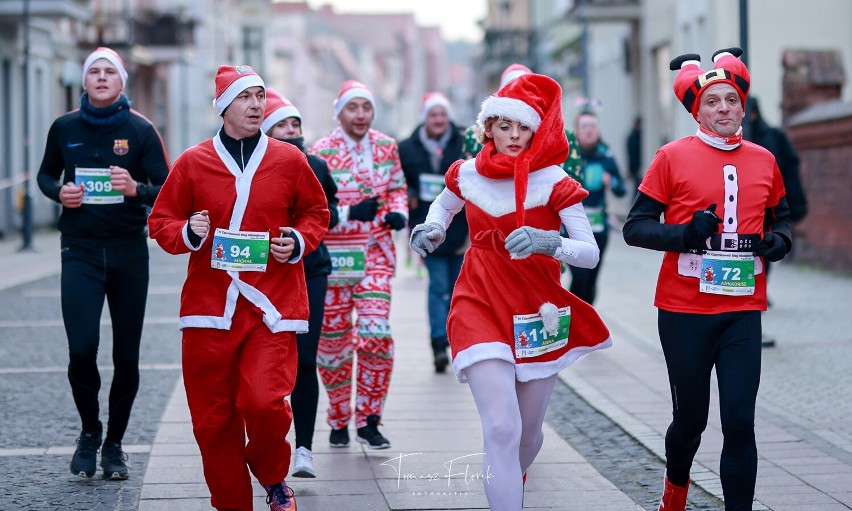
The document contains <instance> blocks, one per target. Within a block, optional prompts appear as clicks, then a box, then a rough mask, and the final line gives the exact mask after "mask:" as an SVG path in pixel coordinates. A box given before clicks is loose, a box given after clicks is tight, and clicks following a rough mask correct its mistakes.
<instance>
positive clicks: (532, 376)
mask: <svg viewBox="0 0 852 511" xmlns="http://www.w3.org/2000/svg"><path fill="white" fill-rule="evenodd" d="M611 346H612V337H607V339H606V340H605V341H604V342H602V343H600V344H598V345H596V346H580V347H577V348H574V349H572V350H570V351H568V352H567V353H565V354H564V355H562V356H561V357H559V358H558V359H556V360H551V361H549V362H528V363H521V364H516V363H515V354H514V353H512V348H511V347H510V346H509V345H508V344H506V343H502V342H496V341H495V342H485V343H480V344H474V345H473V346H471V347H470V348H467V349H466V350H464V351H461V352H459V353H458V354H457V355H456V356H455V358H453V372H454V373H455V375H456V379H457V380H458V381H459V383H466V382H467V377H466V376H465V375H464V370H465V369H467V368H468V367H470V366H472V365H473V364H475V363H477V362H482V361H483V360H504V361H506V362H509V363H511V364H514V365H515V377H516V378H517V379H518V381H521V382H524V381H531V380H540V379H542V378H547V377H548V376H552V375H554V374H556V373H558V372H559V371H561V370H563V369H565V368H566V367H568V366H570V365H571V364H573V363H574V362H577V361H578V360H580V359H581V358H583V357H585V356H586V355H588V354H589V353H591V352H593V351H597V350H601V349H605V348H609V347H611Z"/></svg>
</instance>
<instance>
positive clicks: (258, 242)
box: [210, 229, 269, 271]
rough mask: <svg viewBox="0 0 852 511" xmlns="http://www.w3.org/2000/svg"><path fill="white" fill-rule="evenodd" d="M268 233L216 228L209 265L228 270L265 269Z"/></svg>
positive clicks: (267, 258)
mask: <svg viewBox="0 0 852 511" xmlns="http://www.w3.org/2000/svg"><path fill="white" fill-rule="evenodd" d="M268 260H269V233H268V232H254V231H229V230H227V229H216V232H215V234H214V235H213V252H212V254H211V256H210V266H211V267H213V268H216V269H217V270H228V271H266V263H267V262H268Z"/></svg>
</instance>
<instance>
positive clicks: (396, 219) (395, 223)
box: [382, 211, 405, 231]
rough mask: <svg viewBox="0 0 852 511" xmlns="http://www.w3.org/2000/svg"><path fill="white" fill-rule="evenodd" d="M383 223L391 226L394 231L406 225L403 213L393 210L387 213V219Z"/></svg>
mask: <svg viewBox="0 0 852 511" xmlns="http://www.w3.org/2000/svg"><path fill="white" fill-rule="evenodd" d="M382 225H384V226H387V227H390V228H391V229H393V230H394V231H398V230H400V229H402V228H403V227H405V217H404V216H402V213H397V212H396V211H391V212H390V213H388V214H386V215H385V221H384V222H382Z"/></svg>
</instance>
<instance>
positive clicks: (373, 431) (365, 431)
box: [355, 415, 390, 449]
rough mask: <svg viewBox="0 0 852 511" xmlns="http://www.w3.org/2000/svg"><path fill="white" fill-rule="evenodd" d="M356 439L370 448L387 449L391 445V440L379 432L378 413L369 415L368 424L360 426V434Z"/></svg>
mask: <svg viewBox="0 0 852 511" xmlns="http://www.w3.org/2000/svg"><path fill="white" fill-rule="evenodd" d="M355 440H357V441H358V443H360V444H364V445H366V446H367V447H368V448H370V449H387V448H389V447H390V441H389V440H388V439H387V438H385V437H384V436H383V435H382V434H381V433H379V416H378V415H368V416H367V425H366V426H364V427H363V428H358V436H357V437H355Z"/></svg>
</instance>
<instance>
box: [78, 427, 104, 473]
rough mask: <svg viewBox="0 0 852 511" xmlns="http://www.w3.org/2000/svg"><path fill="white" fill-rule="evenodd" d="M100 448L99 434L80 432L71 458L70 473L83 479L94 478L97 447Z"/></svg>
mask: <svg viewBox="0 0 852 511" xmlns="http://www.w3.org/2000/svg"><path fill="white" fill-rule="evenodd" d="M100 446H101V434H100V433H87V432H85V431H83V432H81V433H80V436H79V437H78V438H77V449H76V450H75V451H74V456H73V457H72V458H71V473H72V474H74V475H75V476H80V477H85V478H89V477H92V476H94V475H95V470H97V462H98V447H100Z"/></svg>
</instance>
